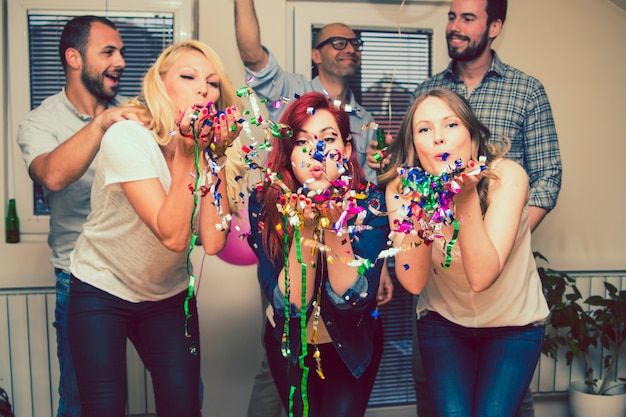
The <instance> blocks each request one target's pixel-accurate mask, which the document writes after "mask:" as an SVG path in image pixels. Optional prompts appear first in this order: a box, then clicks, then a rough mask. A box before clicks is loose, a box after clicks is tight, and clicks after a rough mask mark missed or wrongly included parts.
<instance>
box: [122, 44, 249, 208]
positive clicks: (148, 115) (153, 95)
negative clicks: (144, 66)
mask: <svg viewBox="0 0 626 417" xmlns="http://www.w3.org/2000/svg"><path fill="white" fill-rule="evenodd" d="M190 50H192V51H198V52H200V53H202V54H203V55H204V56H205V57H206V58H207V59H208V60H209V62H210V63H211V64H212V65H213V67H214V68H215V71H216V73H217V75H218V77H219V79H220V98H219V99H218V100H217V102H216V103H214V104H215V106H216V107H217V109H218V110H222V109H226V108H228V107H231V106H237V108H239V109H242V107H243V104H242V102H241V100H240V99H239V97H238V96H237V93H236V91H235V89H234V88H233V84H232V82H231V80H230V78H229V77H228V74H227V73H226V70H225V68H224V64H223V63H222V60H221V59H220V57H219V56H218V55H217V53H216V52H215V51H214V50H213V49H212V48H211V47H209V46H208V45H206V44H204V43H202V42H200V41H195V40H188V41H183V42H179V43H177V44H174V45H170V46H169V47H167V48H166V49H164V50H163V52H161V55H159V57H158V58H157V60H156V61H155V62H154V64H152V66H151V67H150V69H148V71H147V72H146V74H145V75H144V77H143V82H142V86H141V95H140V96H139V97H137V98H136V99H134V100H132V101H131V103H130V105H131V106H133V107H136V108H137V109H139V111H140V118H141V119H142V121H143V122H144V123H145V125H146V127H147V128H148V129H149V130H150V131H152V134H153V136H154V138H155V140H156V142H157V143H158V144H159V145H161V146H165V145H167V144H168V143H169V142H170V140H171V136H170V135H169V132H171V131H173V130H175V129H176V122H177V120H176V119H177V116H178V114H177V113H178V109H177V108H175V106H174V103H173V102H172V100H171V99H170V97H169V95H168V94H167V90H166V88H165V84H163V76H164V75H165V74H167V72H168V71H169V70H170V69H171V68H172V65H173V63H174V62H175V61H176V60H178V59H179V58H180V56H181V55H182V54H183V53H185V52H187V51H190ZM226 155H227V156H228V159H227V162H226V172H227V175H226V182H227V188H228V195H229V197H230V198H229V205H230V209H231V211H232V212H233V213H236V212H237V211H238V208H239V205H240V204H241V202H242V201H243V198H244V197H245V196H246V195H247V189H246V188H247V187H246V185H247V180H246V178H247V169H246V167H245V164H244V162H243V161H244V156H245V155H244V154H243V151H242V150H241V142H240V140H239V138H237V139H236V140H235V141H233V143H232V147H230V148H228V150H227V151H226Z"/></svg>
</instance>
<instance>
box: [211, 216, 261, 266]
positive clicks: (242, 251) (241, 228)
mask: <svg viewBox="0 0 626 417" xmlns="http://www.w3.org/2000/svg"><path fill="white" fill-rule="evenodd" d="M239 216H241V217H237V216H235V215H233V218H232V220H231V222H230V233H229V234H228V237H227V238H226V246H224V249H222V250H221V252H219V253H218V254H217V257H218V258H220V259H221V260H222V261H224V262H228V263H229V264H233V265H254V264H256V263H257V262H258V259H257V257H256V255H255V254H254V252H253V251H252V249H251V248H250V246H249V245H248V239H247V236H248V233H249V232H250V221H249V220H248V210H247V208H244V209H242V210H240V211H239Z"/></svg>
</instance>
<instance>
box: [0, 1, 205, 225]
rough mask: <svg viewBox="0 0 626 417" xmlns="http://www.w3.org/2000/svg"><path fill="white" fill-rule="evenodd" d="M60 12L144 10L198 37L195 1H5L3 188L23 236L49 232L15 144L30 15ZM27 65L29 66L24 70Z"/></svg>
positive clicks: (26, 98) (25, 97)
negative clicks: (5, 153) (12, 200)
mask: <svg viewBox="0 0 626 417" xmlns="http://www.w3.org/2000/svg"><path fill="white" fill-rule="evenodd" d="M33 11H37V12H46V13H47V12H56V13H58V14H70V15H73V14H76V15H84V14H94V15H102V16H106V15H111V16H113V15H116V16H117V15H120V14H131V13H136V14H146V13H155V14H160V13H167V14H172V15H173V16H174V42H179V41H182V40H187V39H194V38H197V25H196V23H195V17H194V15H195V14H196V13H195V12H196V11H197V0H149V1H146V0H106V1H104V0H82V1H80V2H76V1H75V0H8V2H7V19H6V20H7V34H8V35H7V38H6V46H7V50H8V51H7V56H8V61H7V72H8V73H7V89H6V95H7V97H6V103H7V107H8V108H7V114H6V118H7V127H6V132H7V135H6V138H7V139H6V140H7V141H8V142H9V143H8V146H7V148H8V152H9V155H8V158H7V159H8V160H9V161H8V162H9V163H8V166H7V186H8V190H9V192H10V193H12V195H13V196H14V197H15V199H16V201H17V207H18V214H19V217H20V231H21V233H22V234H23V235H35V236H37V235H41V236H42V237H43V236H45V235H47V234H48V231H49V220H50V216H49V215H34V214H33V213H34V207H33V206H34V202H33V187H32V180H31V179H30V177H29V175H28V171H27V169H26V166H25V164H24V160H23V158H22V154H21V151H20V149H19V146H18V145H17V143H16V138H17V129H18V126H19V123H20V121H21V120H22V119H23V118H24V117H26V115H27V114H28V113H29V112H30V110H31V109H30V63H29V57H28V55H29V54H28V13H29V12H33ZM25 69H28V70H25Z"/></svg>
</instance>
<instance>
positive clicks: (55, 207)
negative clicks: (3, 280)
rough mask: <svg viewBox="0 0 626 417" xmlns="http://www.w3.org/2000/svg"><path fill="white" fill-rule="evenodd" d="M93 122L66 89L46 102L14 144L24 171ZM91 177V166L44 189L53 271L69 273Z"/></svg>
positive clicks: (25, 122)
mask: <svg viewBox="0 0 626 417" xmlns="http://www.w3.org/2000/svg"><path fill="white" fill-rule="evenodd" d="M125 101H127V100H126V98H124V97H121V96H117V97H116V98H115V100H114V101H113V103H111V106H112V107H114V106H117V105H119V104H121V103H123V102H125ZM92 119H93V117H91V116H87V115H84V114H80V113H79V112H78V110H76V108H75V107H74V106H73V105H72V103H70V101H69V100H68V99H67V96H66V94H65V89H63V90H62V91H60V92H59V93H57V94H55V95H53V96H50V97H48V98H47V99H45V100H44V101H43V102H42V103H41V105H40V106H39V107H37V108H36V109H34V110H33V111H31V112H30V113H29V114H28V115H27V116H26V118H24V120H22V122H21V123H20V125H19V128H18V131H17V143H18V144H19V146H20V148H21V150H22V156H23V158H24V161H25V162H26V168H27V169H28V168H30V164H31V163H32V162H33V160H34V159H35V158H36V157H38V156H39V155H41V154H43V153H47V152H52V151H53V150H54V149H55V148H56V147H57V146H59V145H60V144H61V143H63V142H65V141H66V140H67V139H69V138H70V137H72V136H73V135H74V134H75V133H76V132H78V131H79V130H80V129H82V128H83V127H84V126H85V125H86V124H87V123H89V122H90V121H91V120H92ZM93 176H94V165H93V163H92V164H91V166H90V167H89V168H88V169H87V171H86V172H85V174H84V175H83V176H82V177H81V178H80V179H79V180H78V181H76V182H74V183H72V184H70V185H68V186H67V187H65V188H64V189H63V190H61V191H58V192H52V191H50V190H48V189H46V188H45V187H44V195H45V197H46V200H47V201H48V205H49V206H50V210H51V214H50V233H49V234H48V245H49V246H50V248H51V249H52V255H51V256H50V263H51V264H52V266H54V267H55V268H59V269H63V270H65V271H69V266H70V253H71V252H72V250H73V249H74V245H75V243H76V239H78V235H79V234H80V231H81V227H82V225H83V223H84V222H85V219H86V218H87V215H88V214H89V210H90V209H91V206H90V204H89V194H90V192H91V183H92V182H93Z"/></svg>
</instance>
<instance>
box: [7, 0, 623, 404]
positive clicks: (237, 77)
mask: <svg viewBox="0 0 626 417" xmlns="http://www.w3.org/2000/svg"><path fill="white" fill-rule="evenodd" d="M51 1H52V0H51ZM256 3H257V13H258V16H259V19H260V22H261V30H262V38H263V42H264V43H265V44H266V45H268V46H269V47H270V48H271V49H272V51H273V52H274V54H275V55H276V56H277V58H278V60H279V61H280V62H283V63H286V60H287V57H288V56H289V55H288V52H287V45H288V42H287V39H286V34H287V25H286V21H287V19H286V9H287V7H286V3H287V2H286V0H257V1H256ZM365 3H371V1H365ZM395 3H398V2H394V4H395ZM2 4H3V6H5V5H6V0H3V2H2ZM320 7H324V8H328V9H329V12H330V11H332V7H333V4H332V3H321V4H320ZM397 7H398V8H399V7H400V5H399V4H397ZM357 10H358V9H357ZM0 13H2V16H3V23H4V13H5V9H4V7H3V8H2V11H1V12H0ZM441 18H442V19H445V18H446V17H445V14H444V15H442V17H441ZM198 20H199V38H200V40H202V41H204V42H206V43H208V44H209V45H211V46H212V47H214V48H215V49H216V50H217V52H218V53H219V54H220V56H221V57H222V59H223V60H224V63H225V65H226V67H227V68H228V69H229V72H230V74H231V77H232V80H233V83H234V84H235V86H243V85H244V84H245V76H244V73H243V70H242V68H241V64H240V61H239V56H238V53H237V48H236V43H235V38H234V23H233V2H232V0H199V19H198ZM3 28H4V26H3ZM436 35H437V34H436ZM4 36H5V34H4V30H2V31H0V40H1V41H2V45H4V42H3V41H4ZM439 36H441V34H439ZM439 39H441V38H439ZM624 45H626V13H625V12H624V11H623V10H622V9H620V8H618V7H617V6H615V5H614V4H613V3H611V2H610V1H609V0H524V1H521V0H512V1H510V2H509V16H508V19H507V22H506V24H505V26H504V31H503V33H502V35H501V36H500V39H499V40H498V41H497V43H496V49H497V50H498V53H499V54H500V56H501V58H502V59H503V60H504V61H505V62H507V63H509V64H511V65H514V66H516V67H518V68H520V69H522V70H524V71H525V72H527V73H529V74H531V75H534V76H536V77H537V78H539V79H540V80H541V81H542V82H543V83H544V85H545V87H546V90H547V92H548V95H549V97H550V100H551V103H552V107H553V111H554V115H555V120H556V124H557V130H558V133H559V137H560V143H561V151H562V157H563V163H564V176H563V188H562V192H561V196H560V198H559V203H558V206H557V208H556V209H555V210H554V212H553V213H551V214H550V215H549V216H548V218H547V219H546V220H545V221H544V223H543V224H542V225H541V226H540V228H539V229H538V230H537V232H536V233H535V234H534V236H533V240H534V242H535V246H536V249H538V250H540V251H541V252H543V253H544V254H545V255H546V256H547V257H548V258H549V259H550V260H551V266H552V267H556V268H563V269H569V270H571V269H624V268H626V259H625V257H624V255H623V253H624V249H625V247H626V240H625V239H626V237H625V236H626V233H624V232H626V220H625V218H624V216H623V215H621V213H622V212H623V206H624V196H623V193H622V192H621V189H622V185H621V178H620V177H621V176H620V175H618V167H619V166H620V165H621V160H622V158H623V156H624V155H626V137H625V136H626V134H625V133H624V128H623V120H624V117H625V115H626V113H625V110H626V78H625V77H624V76H623V74H624V69H623V68H624V66H625V65H626V48H625V47H624ZM435 47H438V48H441V47H442V43H441V42H438V43H436V45H435ZM2 52H3V53H2V54H1V55H0V60H1V61H0V78H1V79H3V82H1V83H0V97H4V96H5V92H6V84H5V83H6V80H5V77H6V70H5V68H6V61H5V58H4V53H5V51H4V50H3V51H2ZM446 64H447V62H446V61H445V60H437V61H436V62H435V65H436V68H435V71H439V70H441V69H443V67H444V66H445V65H446ZM2 108H3V109H6V101H5V100H4V99H3V101H2ZM5 124H6V114H5V111H2V112H0V126H5ZM4 143H6V142H5V141H3V144H4ZM17 168H18V167H16V169H17ZM19 168H22V167H19ZM6 170H7V158H6V146H2V147H0V196H3V197H5V196H6V194H7V184H6V175H5V173H6ZM0 201H1V202H2V204H3V205H4V209H6V199H4V198H3V199H0ZM0 212H2V213H3V216H4V210H2V211H0ZM0 230H2V235H4V223H2V226H0ZM24 240H25V241H24V242H22V243H20V244H18V245H7V244H5V243H4V239H2V240H1V241H0V265H2V268H1V269H0V287H28V286H51V285H53V284H54V276H53V274H52V271H51V268H50V265H49V263H48V257H49V249H48V248H47V245H46V242H45V237H43V236H42V237H38V238H27V239H24ZM193 256H194V260H195V263H196V265H197V266H196V268H200V260H201V258H202V255H201V254H200V253H199V251H196V252H194V255H193ZM258 298H259V297H258V285H257V283H256V275H255V271H254V267H235V266H232V265H228V264H226V263H224V262H222V261H221V260H219V259H216V258H211V257H208V258H207V259H206V260H205V264H204V274H203V278H202V284H201V288H200V294H199V299H200V303H199V305H200V309H201V313H200V314H201V326H202V349H203V377H204V381H205V386H206V388H205V414H206V415H210V416H234V415H238V416H241V415H244V414H245V409H246V405H247V398H248V396H249V393H250V388H251V385H252V378H253V375H254V373H255V371H256V368H257V366H258V363H259V358H260V321H261V319H260V303H259V301H258ZM233 396H236V398H237V399H238V400H237V401H227V400H226V399H228V398H232V397H233Z"/></svg>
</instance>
